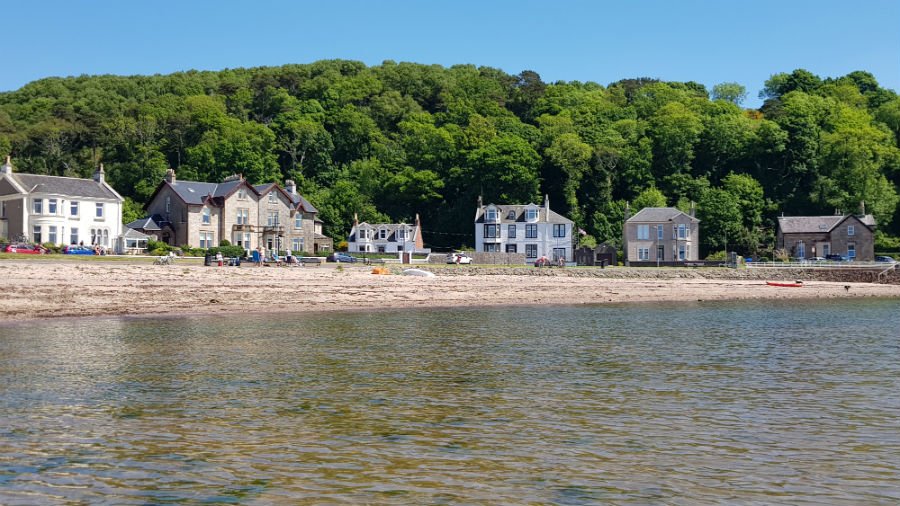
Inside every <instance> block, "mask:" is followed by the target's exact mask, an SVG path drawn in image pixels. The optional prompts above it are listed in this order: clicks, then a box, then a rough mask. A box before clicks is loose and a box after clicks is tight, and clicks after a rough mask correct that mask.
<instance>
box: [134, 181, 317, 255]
mask: <svg viewBox="0 0 900 506" xmlns="http://www.w3.org/2000/svg"><path fill="white" fill-rule="evenodd" d="M145 209H146V210H147V213H148V217H147V218H143V219H141V220H137V221H135V222H132V223H129V224H128V226H129V227H131V228H134V229H136V230H139V231H141V232H143V233H146V234H148V235H153V236H155V237H157V238H158V239H159V240H161V241H163V242H165V243H166V244H170V245H173V246H181V245H189V246H191V247H195V248H196V247H200V248H209V247H214V246H218V245H219V244H220V243H221V241H222V240H223V239H227V240H228V241H229V242H231V244H234V245H238V246H241V247H243V248H244V249H245V250H253V249H256V248H258V247H260V246H262V247H264V248H266V249H268V250H274V249H277V250H286V249H291V250H292V251H294V252H318V251H319V250H330V249H331V239H329V238H326V237H324V236H322V235H321V221H319V220H318V219H317V214H318V210H317V209H316V208H315V207H313V206H312V204H310V203H309V202H308V201H307V200H306V199H305V198H303V196H302V195H300V194H298V193H297V188H296V185H295V184H294V182H293V181H290V180H288V181H286V182H285V187H284V188H282V187H281V186H279V185H277V184H275V183H270V184H264V185H256V186H253V185H251V184H250V183H249V182H247V181H246V180H245V179H244V178H243V177H242V176H240V175H233V176H229V177H227V178H225V180H224V181H223V182H221V183H204V182H199V181H179V180H178V179H177V178H176V177H175V171H174V170H172V169H169V170H168V172H167V173H166V177H165V180H163V181H162V182H161V183H160V185H159V186H158V187H157V188H156V191H155V192H154V193H153V195H152V196H151V197H150V202H149V203H148V204H147V205H146V207H145Z"/></svg>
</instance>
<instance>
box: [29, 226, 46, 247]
mask: <svg viewBox="0 0 900 506" xmlns="http://www.w3.org/2000/svg"><path fill="white" fill-rule="evenodd" d="M31 236H32V239H34V242H35V244H41V243H42V241H41V239H43V237H41V226H40V225H35V226H33V227H32V228H31Z"/></svg>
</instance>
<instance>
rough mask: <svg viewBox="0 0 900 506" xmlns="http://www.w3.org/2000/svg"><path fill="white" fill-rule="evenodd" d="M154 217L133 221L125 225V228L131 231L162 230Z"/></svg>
mask: <svg viewBox="0 0 900 506" xmlns="http://www.w3.org/2000/svg"><path fill="white" fill-rule="evenodd" d="M154 217H155V216H148V217H146V218H141V219H139V220H134V221H132V222H131V223H129V224H127V225H125V228H127V229H129V230H132V229H138V230H162V228H161V227H160V226H159V223H157V221H156V220H155V219H154Z"/></svg>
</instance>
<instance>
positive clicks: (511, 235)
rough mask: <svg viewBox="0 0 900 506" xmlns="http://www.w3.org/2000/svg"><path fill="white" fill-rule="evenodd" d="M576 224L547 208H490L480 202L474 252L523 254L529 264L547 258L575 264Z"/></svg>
mask: <svg viewBox="0 0 900 506" xmlns="http://www.w3.org/2000/svg"><path fill="white" fill-rule="evenodd" d="M573 225H574V222H573V221H572V220H570V219H568V218H566V217H565V216H562V215H560V214H557V213H556V212H554V211H553V210H551V209H550V197H549V196H545V197H544V205H542V206H540V205H537V204H524V205H523V204H487V205H485V204H484V202H483V201H482V199H481V197H479V198H478V207H477V209H476V210H475V250H476V251H482V252H489V253H491V252H493V253H524V254H525V260H526V262H531V261H534V260H537V259H538V258H541V257H547V258H549V259H552V260H553V261H559V260H560V259H562V260H563V261H566V262H571V261H573V258H574V256H573V255H574V252H573V251H574V250H573V237H572V230H573Z"/></svg>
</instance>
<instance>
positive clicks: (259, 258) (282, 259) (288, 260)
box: [252, 246, 299, 267]
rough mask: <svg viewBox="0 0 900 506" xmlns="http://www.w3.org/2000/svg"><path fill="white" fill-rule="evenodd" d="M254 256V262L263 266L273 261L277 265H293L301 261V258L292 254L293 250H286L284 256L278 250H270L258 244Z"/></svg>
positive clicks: (258, 265)
mask: <svg viewBox="0 0 900 506" xmlns="http://www.w3.org/2000/svg"><path fill="white" fill-rule="evenodd" d="M267 253H268V255H267ZM252 258H253V263H254V264H256V266H257V267H261V266H262V265H263V264H264V263H267V262H272V263H274V264H275V265H281V264H287V265H293V264H298V263H299V261H298V260H299V259H298V258H297V257H295V256H294V255H293V254H292V252H291V250H286V251H285V255H284V256H279V255H278V251H276V250H271V251H269V250H267V249H266V247H265V246H257V247H256V250H255V251H254V252H253V255H252Z"/></svg>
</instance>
